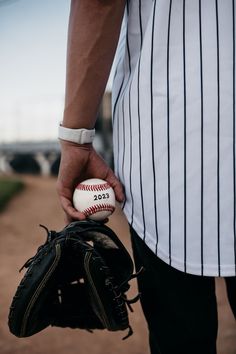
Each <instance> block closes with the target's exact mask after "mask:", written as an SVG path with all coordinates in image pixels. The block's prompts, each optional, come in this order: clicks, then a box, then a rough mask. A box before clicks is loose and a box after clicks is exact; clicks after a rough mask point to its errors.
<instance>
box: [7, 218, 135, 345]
mask: <svg viewBox="0 0 236 354" xmlns="http://www.w3.org/2000/svg"><path fill="white" fill-rule="evenodd" d="M41 226H42V225H41ZM42 227H44V228H45V229H46V231H47V240H46V242H45V243H44V244H43V245H41V246H40V247H39V248H38V250H37V253H36V254H35V255H34V256H33V257H32V258H30V259H29V260H28V261H27V262H26V263H25V264H24V265H23V267H22V268H21V270H22V269H23V268H27V272H26V273H25V275H24V277H23V279H22V280H21V282H20V284H19V286H18V288H17V291H16V294H15V296H14V297H13V300H12V304H11V307H10V312H9V320H8V325H9V329H10V331H11V333H12V334H14V335H15V336H17V337H28V336H31V335H33V334H35V333H38V332H39V331H41V330H43V329H45V328H46V327H48V326H50V325H51V326H58V327H71V328H81V329H86V330H88V331H91V332H92V330H93V329H108V330H109V331H117V330H124V329H128V334H127V335H126V336H125V337H124V338H123V339H125V338H127V337H129V336H130V335H131V334H132V328H131V326H130V324H129V318H128V311H127V309H128V308H130V310H131V311H132V308H131V305H130V304H131V303H133V302H136V301H137V300H138V299H139V294H138V295H137V296H136V297H135V298H134V299H132V300H128V299H127V297H126V292H127V290H128V289H129V287H130V286H129V280H131V279H132V278H134V277H136V276H137V275H138V274H133V262H132V259H131V257H130V255H129V253H128V252H127V250H126V249H125V247H124V245H123V244H122V243H121V241H120V240H119V239H118V237H117V236H116V234H115V233H114V232H113V231H112V230H111V229H110V228H109V227H107V226H106V225H104V224H103V223H99V222H95V221H90V220H86V221H76V222H72V223H71V224H69V225H67V226H66V227H65V228H64V229H63V230H62V231H60V232H56V231H48V229H47V228H46V227H45V226H42Z"/></svg>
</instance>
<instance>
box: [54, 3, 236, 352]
mask: <svg viewBox="0 0 236 354" xmlns="http://www.w3.org/2000/svg"><path fill="white" fill-rule="evenodd" d="M115 53H116V55H115ZM114 57H115V61H116V64H115V67H116V71H115V75H114V81H113V89H112V102H113V104H112V106H113V143H114V165H115V168H114V172H113V171H112V170H111V168H109V167H108V166H107V164H106V163H105V162H104V161H103V160H102V158H101V157H100V156H99V155H98V154H97V153H96V151H95V150H94V148H93V145H92V137H93V134H94V131H93V128H94V125H95V121H96V117H97V112H98V108H99V104H100V101H101V98H102V95H103V93H104V90H105V87H106V82H107V80H108V76H109V72H110V70H111V66H112V63H113V60H114ZM59 138H60V141H61V164H60V170H59V176H58V182H57V189H58V193H59V196H60V202H61V205H62V208H63V209H64V211H65V215H66V221H67V222H70V221H71V220H74V219H78V220H82V219H83V218H84V215H83V214H82V213H79V212H78V211H76V210H75V209H74V207H73V204H72V194H73V189H74V187H75V185H76V184H77V183H78V182H79V181H81V180H84V179H87V178H92V177H96V178H101V179H105V180H107V181H108V182H109V183H110V184H111V186H112V187H113V188H114V191H115V195H116V199H117V201H119V202H123V210H124V213H125V215H126V217H127V220H128V222H129V225H130V230H131V238H132V246H133V253H134V259H135V263H136V266H137V267H139V266H141V265H144V268H145V272H144V273H143V274H142V275H141V276H140V277H139V280H138V285H139V289H140V292H141V294H142V297H141V304H142V308H143V312H144V315H145V317H146V320H147V324H148V329H149V341H150V350H151V353H152V354H157V353H161V354H173V353H175V354H185V353H188V354H189V353H191V354H195V353H198V354H199V353H201V354H214V353H216V338H217V326H218V323H217V322H218V320H217V305H216V295H215V277H224V279H225V281H226V285H227V292H228V299H229V302H230V305H231V308H232V311H233V313H234V315H236V282H235V273H236V177H235V176H236V174H235V170H236V160H235V150H236V145H235V3H234V0H204V1H202V0H194V1H185V0H158V1H156V0H128V1H125V0H113V1H111V0H110V1H109V0H93V1H88V0H72V2H71V11H70V19H69V30H68V50H67V74H66V97H65V109H64V117H63V122H62V125H61V126H60V133H59Z"/></svg>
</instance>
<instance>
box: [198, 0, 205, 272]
mask: <svg viewBox="0 0 236 354" xmlns="http://www.w3.org/2000/svg"><path fill="white" fill-rule="evenodd" d="M201 5H202V2H201V0H199V45H200V77H201V275H203V272H204V266H203V264H204V250H203V239H204V235H203V231H204V230H203V217H204V214H203V207H204V205H203V195H204V179H203V166H204V160H203V159H204V155H203V151H204V145H203V136H204V134H203V122H204V111H203V108H204V105H203V104H204V102H203V99H204V92H203V62H202V6H201Z"/></svg>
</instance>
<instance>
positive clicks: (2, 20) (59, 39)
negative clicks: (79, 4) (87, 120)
mask: <svg viewBox="0 0 236 354" xmlns="http://www.w3.org/2000/svg"><path fill="white" fill-rule="evenodd" d="M69 9H70V1H69V0H56V1H55V0H41V1H36V0H15V1H14V0H13V1H12V0H9V2H7V0H5V1H0V48H1V51H0V95H1V99H0V143H2V142H4V143H5V142H10V141H31V140H47V139H50V140H52V139H56V138H57V126H58V123H59V122H60V121H61V120H62V113H63V104H64V90H65V70H66V44H67V28H68V20H69ZM109 83H110V80H109ZM109 86H110V84H109Z"/></svg>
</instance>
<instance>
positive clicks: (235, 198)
mask: <svg viewBox="0 0 236 354" xmlns="http://www.w3.org/2000/svg"><path fill="white" fill-rule="evenodd" d="M232 13H233V16H232V20H233V186H234V206H233V213H234V216H233V219H234V225H233V228H234V262H235V274H236V210H235V209H236V208H235V203H236V180H235V178H236V176H235V148H236V147H235V118H236V116H235V17H234V14H235V3H234V0H232Z"/></svg>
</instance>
